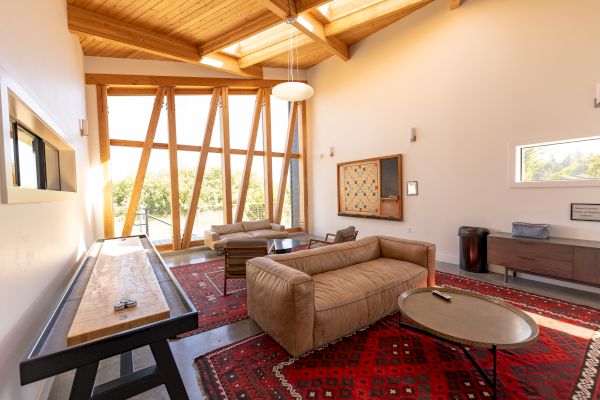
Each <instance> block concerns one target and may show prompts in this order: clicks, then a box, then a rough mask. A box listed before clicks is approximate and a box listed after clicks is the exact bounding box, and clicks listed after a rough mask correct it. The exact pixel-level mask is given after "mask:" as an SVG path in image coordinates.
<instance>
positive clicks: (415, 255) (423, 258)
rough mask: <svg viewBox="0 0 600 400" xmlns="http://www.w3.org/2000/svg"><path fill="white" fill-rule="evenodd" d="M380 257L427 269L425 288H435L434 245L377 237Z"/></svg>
mask: <svg viewBox="0 0 600 400" xmlns="http://www.w3.org/2000/svg"><path fill="white" fill-rule="evenodd" d="M377 238H378V239H379V249H380V251H381V257H385V258H395V259H397V260H402V261H408V262H411V263H413V264H417V265H420V266H421V267H423V268H425V269H427V286H429V287H434V286H435V245H434V244H433V243H428V242H419V241H416V240H406V239H400V238H394V237H389V236H378V237H377Z"/></svg>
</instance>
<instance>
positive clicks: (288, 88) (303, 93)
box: [273, 81, 315, 101]
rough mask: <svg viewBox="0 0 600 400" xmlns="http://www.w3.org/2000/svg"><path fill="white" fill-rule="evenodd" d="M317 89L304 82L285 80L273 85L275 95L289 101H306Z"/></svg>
mask: <svg viewBox="0 0 600 400" xmlns="http://www.w3.org/2000/svg"><path fill="white" fill-rule="evenodd" d="M313 94H315V90H314V89H313V88H312V87H310V86H309V85H307V84H306V83H304V82H294V81H290V82H283V83H280V84H279V85H275V86H274V87H273V96H275V97H277V98H278V99H281V100H287V101H304V100H307V99H310V98H311V97H312V96H313Z"/></svg>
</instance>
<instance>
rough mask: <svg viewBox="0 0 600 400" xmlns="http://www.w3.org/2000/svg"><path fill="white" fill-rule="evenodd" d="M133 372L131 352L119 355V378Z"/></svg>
mask: <svg viewBox="0 0 600 400" xmlns="http://www.w3.org/2000/svg"><path fill="white" fill-rule="evenodd" d="M132 372H133V352H132V351H128V352H126V353H123V354H121V376H125V375H128V374H131V373H132Z"/></svg>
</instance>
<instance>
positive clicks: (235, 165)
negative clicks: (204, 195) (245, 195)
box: [231, 154, 246, 215]
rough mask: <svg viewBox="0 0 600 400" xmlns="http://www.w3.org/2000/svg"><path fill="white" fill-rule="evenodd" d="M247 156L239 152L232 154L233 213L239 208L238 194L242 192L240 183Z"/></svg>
mask: <svg viewBox="0 0 600 400" xmlns="http://www.w3.org/2000/svg"><path fill="white" fill-rule="evenodd" d="M245 162H246V156H242V155H239V154H232V155H231V198H232V203H233V214H234V215H235V210H236V209H237V202H238V196H239V194H240V185H241V182H242V173H243V171H244V163H245Z"/></svg>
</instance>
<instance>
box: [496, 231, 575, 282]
mask: <svg viewBox="0 0 600 400" xmlns="http://www.w3.org/2000/svg"><path fill="white" fill-rule="evenodd" d="M488 262H489V263H490V264H498V265H503V266H505V267H508V268H514V269H516V270H519V271H523V272H532V273H535V274H541V275H546V276H555V277H559V278H565V279H573V247H572V246H567V245H556V244H553V243H544V242H543V241H533V240H519V239H515V238H511V239H506V238H497V237H489V238H488Z"/></svg>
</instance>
